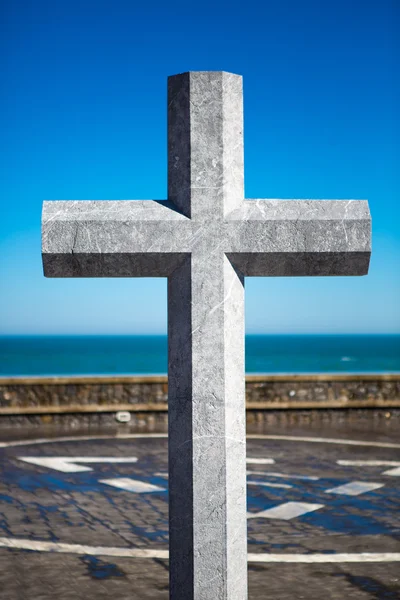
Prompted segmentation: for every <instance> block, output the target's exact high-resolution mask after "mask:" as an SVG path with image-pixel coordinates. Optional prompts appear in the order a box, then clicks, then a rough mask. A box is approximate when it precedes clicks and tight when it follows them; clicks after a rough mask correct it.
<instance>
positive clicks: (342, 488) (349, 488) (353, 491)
mask: <svg viewBox="0 0 400 600" xmlns="http://www.w3.org/2000/svg"><path fill="white" fill-rule="evenodd" d="M384 485H385V484H384V483H372V482H370V481H350V482H349V483H345V484H343V485H338V486H337V487H333V488H330V489H329V490H325V494H341V495H343V496H359V495H360V494H365V493H366V492H372V491H373V490H377V489H379V488H381V487H383V486H384Z"/></svg>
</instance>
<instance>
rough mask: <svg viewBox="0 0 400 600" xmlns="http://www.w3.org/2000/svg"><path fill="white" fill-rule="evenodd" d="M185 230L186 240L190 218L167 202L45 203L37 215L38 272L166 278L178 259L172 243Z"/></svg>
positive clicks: (188, 233)
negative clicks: (40, 258)
mask: <svg viewBox="0 0 400 600" xmlns="http://www.w3.org/2000/svg"><path fill="white" fill-rule="evenodd" d="M178 225H179V232H180V236H178V235H177V231H175V230H176V228H177V227H178ZM186 230H187V236H186V237H188V238H189V239H190V220H189V219H187V218H186V217H184V216H183V215H182V214H180V213H179V212H177V211H176V209H175V207H174V206H173V205H172V204H171V203H170V202H168V201H155V200H124V201H121V200H119V201H114V200H95V201H91V200H83V201H82V200H81V201H47V202H44V203H43V213H42V256H43V267H44V274H45V275H46V276H47V277H140V276H142V277H166V276H168V275H169V274H170V273H171V272H172V271H173V270H174V269H175V268H176V266H177V265H178V264H180V262H181V260H182V258H183V257H182V251H179V249H178V248H177V243H178V242H177V240H182V238H184V237H185V231H186Z"/></svg>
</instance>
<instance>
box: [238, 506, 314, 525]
mask: <svg viewBox="0 0 400 600" xmlns="http://www.w3.org/2000/svg"><path fill="white" fill-rule="evenodd" d="M323 507H324V504H310V503H309V502H285V503H284V504H278V505H277V506H273V507H272V508H268V509H267V510H262V511H260V512H256V513H249V512H248V513H247V518H248V519H282V520H283V521H290V520H291V519H294V518H295V517H301V516H302V515H305V514H307V513H309V512H312V511H314V510H318V509H319V508H323Z"/></svg>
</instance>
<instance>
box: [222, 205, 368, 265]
mask: <svg viewBox="0 0 400 600" xmlns="http://www.w3.org/2000/svg"><path fill="white" fill-rule="evenodd" d="M228 222H229V226H227V230H226V231H227V238H228V239H227V243H226V246H225V251H226V252H227V254H228V257H229V259H230V260H231V261H232V262H233V263H234V265H235V266H236V267H237V268H238V269H239V270H240V271H241V272H242V273H243V274H244V275H246V276H258V277H266V276H307V275H310V276H311V275H313V276H315V275H366V274H367V272H368V265H369V259H370V254H371V217H370V213H369V208H368V202H367V201H365V200H247V201H245V202H244V203H243V204H242V206H241V207H240V208H238V209H236V210H235V211H233V212H232V213H230V215H229V216H228Z"/></svg>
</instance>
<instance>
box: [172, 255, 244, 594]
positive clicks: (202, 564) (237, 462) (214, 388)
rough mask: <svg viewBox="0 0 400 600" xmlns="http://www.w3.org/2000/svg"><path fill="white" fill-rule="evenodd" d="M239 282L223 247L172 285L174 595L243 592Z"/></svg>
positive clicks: (191, 262)
mask: <svg viewBox="0 0 400 600" xmlns="http://www.w3.org/2000/svg"><path fill="white" fill-rule="evenodd" d="M243 306H244V285H243V277H242V276H241V275H240V274H239V273H237V272H236V270H235V268H234V267H233V266H232V264H231V263H230V261H229V260H228V258H227V257H226V256H224V254H223V253H221V254H217V255H216V256H215V258H213V260H212V263H211V264H208V265H207V267H206V268H204V265H203V256H202V255H201V254H200V255H192V257H191V258H190V257H188V258H187V259H186V261H185V263H184V264H183V265H182V266H181V267H180V268H179V269H177V270H176V271H175V272H174V274H173V275H172V276H171V277H170V278H169V282H168V315H169V316H168V336H169V345H168V348H169V361H168V377H169V391H168V402H169V405H168V409H169V435H168V439H169V442H168V443H169V519H170V594H171V598H173V599H174V600H191V599H196V600H200V599H201V600H214V599H221V600H222V599H227V598H229V600H244V599H245V598H247V591H246V589H247V542H246V531H247V530H246V464H245V460H246V457H245V397H244V377H243V373H244V315H243Z"/></svg>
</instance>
